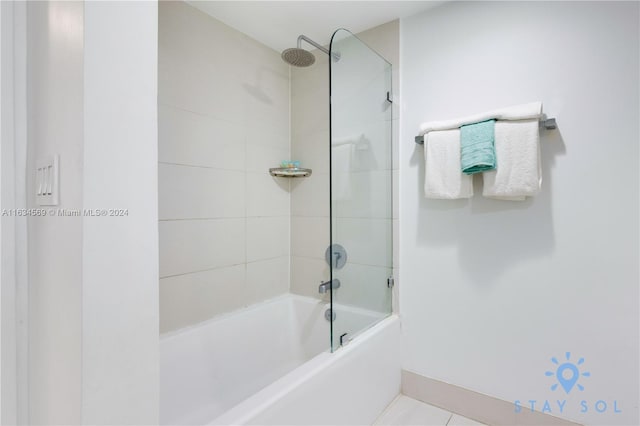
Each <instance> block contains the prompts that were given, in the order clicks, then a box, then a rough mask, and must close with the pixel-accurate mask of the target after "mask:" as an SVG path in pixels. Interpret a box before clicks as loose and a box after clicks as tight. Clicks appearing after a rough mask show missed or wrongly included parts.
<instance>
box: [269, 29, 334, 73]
mask: <svg viewBox="0 0 640 426" xmlns="http://www.w3.org/2000/svg"><path fill="white" fill-rule="evenodd" d="M303 41H306V42H307V43H309V44H310V45H312V46H314V47H315V48H316V49H318V50H319V51H321V52H324V53H326V54H327V55H330V56H331V58H332V59H333V60H334V61H339V60H340V54H339V53H337V52H333V53H332V52H329V51H328V50H327V49H325V48H324V47H322V46H320V45H319V44H318V43H316V42H315V41H313V40H311V39H310V38H309V37H307V36H304V35H299V36H298V47H293V48H291V49H285V50H283V51H282V55H280V56H282V60H283V61H285V62H286V63H288V64H290V65H293V66H295V67H308V66H310V65H313V63H314V62H315V61H316V57H315V56H313V53H311V52H309V51H308V50H304V49H303V48H301V47H300V46H301V45H302V42H303Z"/></svg>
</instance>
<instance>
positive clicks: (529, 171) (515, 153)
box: [482, 119, 542, 201]
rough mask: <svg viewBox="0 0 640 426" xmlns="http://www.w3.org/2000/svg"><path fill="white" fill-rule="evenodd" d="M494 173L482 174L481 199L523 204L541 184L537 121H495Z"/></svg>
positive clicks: (534, 193)
mask: <svg viewBox="0 0 640 426" xmlns="http://www.w3.org/2000/svg"><path fill="white" fill-rule="evenodd" d="M495 147H496V163H497V167H496V170H492V171H490V172H484V173H483V174H482V179H483V182H484V188H483V190H482V195H484V196H485V197H490V198H496V199H500V200H510V201H522V200H524V199H525V197H531V196H534V195H536V194H537V193H538V192H539V191H540V185H541V184H542V169H541V164H540V133H539V123H538V119H530V120H520V121H496V125H495Z"/></svg>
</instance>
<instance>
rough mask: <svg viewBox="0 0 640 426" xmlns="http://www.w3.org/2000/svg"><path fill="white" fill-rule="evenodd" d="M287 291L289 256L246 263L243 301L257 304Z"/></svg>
mask: <svg viewBox="0 0 640 426" xmlns="http://www.w3.org/2000/svg"><path fill="white" fill-rule="evenodd" d="M288 291H289V256H283V257H278V258H276V259H268V260H262V261H259V262H251V263H247V288H246V296H245V300H246V301H247V302H248V303H257V302H260V301H263V300H266V299H270V298H272V297H275V296H278V295H280V294H283V293H286V292H288ZM275 332H277V331H275Z"/></svg>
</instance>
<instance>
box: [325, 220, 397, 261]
mask: <svg viewBox="0 0 640 426" xmlns="http://www.w3.org/2000/svg"><path fill="white" fill-rule="evenodd" d="M333 225H334V227H333V235H334V238H333V242H334V243H338V244H341V245H342V246H344V248H345V249H346V250H347V253H348V255H349V262H353V263H359V264H361V265H375V266H384V267H391V264H392V261H393V259H392V258H391V245H392V238H391V227H392V223H391V219H365V218H358V219H351V218H337V219H335V220H334V224H333Z"/></svg>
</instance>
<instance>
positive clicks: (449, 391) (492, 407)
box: [402, 370, 579, 426]
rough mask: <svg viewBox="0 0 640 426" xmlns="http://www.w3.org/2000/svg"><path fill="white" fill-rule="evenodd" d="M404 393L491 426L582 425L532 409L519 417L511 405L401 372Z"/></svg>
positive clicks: (490, 397)
mask: <svg viewBox="0 0 640 426" xmlns="http://www.w3.org/2000/svg"><path fill="white" fill-rule="evenodd" d="M402 393H403V394H405V395H406V396H408V397H410V398H413V399H417V400H418V401H422V402H425V403H427V404H430V405H435V406H436V407H440V408H442V409H445V410H447V411H450V412H452V413H455V414H460V415H461V416H464V417H468V418H470V419H473V420H476V421H478V422H481V423H485V424H488V425H496V426H500V425H505V426H507V425H508V426H515V425H531V426H546V425H549V426H556V425H558V426H576V425H579V423H574V422H572V421H569V420H565V419H561V418H559V417H554V416H550V415H548V414H543V413H539V412H537V411H531V410H529V409H523V410H522V411H520V412H519V413H516V412H515V410H514V406H513V403H511V402H507V401H503V400H501V399H498V398H494V397H492V396H489V395H484V394H481V393H478V392H474V391H472V390H469V389H465V388H461V387H460V386H456V385H452V384H449V383H445V382H441V381H439V380H435V379H430V378H428V377H424V376H421V375H419V374H416V373H413V372H411V371H407V370H402Z"/></svg>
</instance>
